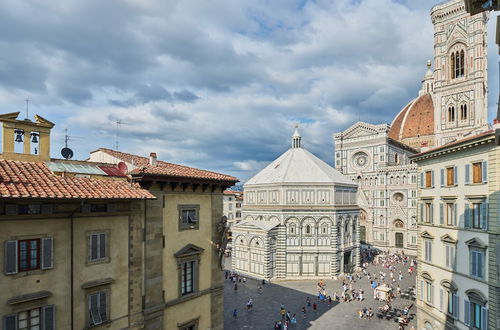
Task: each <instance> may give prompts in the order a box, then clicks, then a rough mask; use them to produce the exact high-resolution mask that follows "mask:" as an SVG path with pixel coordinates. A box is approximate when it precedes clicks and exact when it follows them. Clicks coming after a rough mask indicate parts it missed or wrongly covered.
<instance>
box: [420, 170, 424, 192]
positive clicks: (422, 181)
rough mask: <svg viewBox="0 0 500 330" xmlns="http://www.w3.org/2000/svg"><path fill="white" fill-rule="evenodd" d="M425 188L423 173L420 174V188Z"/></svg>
mask: <svg viewBox="0 0 500 330" xmlns="http://www.w3.org/2000/svg"><path fill="white" fill-rule="evenodd" d="M423 187H425V184H424V172H420V188H423Z"/></svg>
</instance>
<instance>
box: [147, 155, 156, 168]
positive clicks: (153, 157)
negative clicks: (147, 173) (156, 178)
mask: <svg viewBox="0 0 500 330" xmlns="http://www.w3.org/2000/svg"><path fill="white" fill-rule="evenodd" d="M149 165H151V166H156V152H152V153H150V154H149Z"/></svg>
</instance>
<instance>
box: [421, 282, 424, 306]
mask: <svg viewBox="0 0 500 330" xmlns="http://www.w3.org/2000/svg"><path fill="white" fill-rule="evenodd" d="M420 300H422V301H423V300H424V281H422V280H420Z"/></svg>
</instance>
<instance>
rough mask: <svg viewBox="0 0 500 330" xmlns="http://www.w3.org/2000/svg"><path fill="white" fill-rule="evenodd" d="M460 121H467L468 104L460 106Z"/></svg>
mask: <svg viewBox="0 0 500 330" xmlns="http://www.w3.org/2000/svg"><path fill="white" fill-rule="evenodd" d="M460 120H467V104H462V105H461V106H460Z"/></svg>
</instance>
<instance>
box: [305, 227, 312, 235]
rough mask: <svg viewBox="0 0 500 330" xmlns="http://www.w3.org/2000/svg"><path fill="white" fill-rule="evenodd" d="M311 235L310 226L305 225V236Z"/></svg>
mask: <svg viewBox="0 0 500 330" xmlns="http://www.w3.org/2000/svg"><path fill="white" fill-rule="evenodd" d="M310 233H311V226H309V225H307V226H306V234H310Z"/></svg>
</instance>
